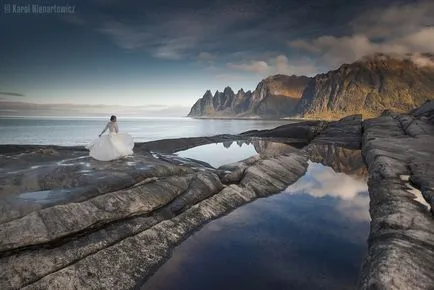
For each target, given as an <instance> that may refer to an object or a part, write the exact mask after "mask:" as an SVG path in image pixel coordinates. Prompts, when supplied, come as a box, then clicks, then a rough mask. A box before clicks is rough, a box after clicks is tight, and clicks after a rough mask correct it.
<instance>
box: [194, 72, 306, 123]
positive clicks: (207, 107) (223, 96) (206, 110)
mask: <svg viewBox="0 0 434 290" xmlns="http://www.w3.org/2000/svg"><path fill="white" fill-rule="evenodd" d="M309 79H310V78H308V77H305V76H301V77H298V76H294V75H293V76H286V75H275V76H271V77H268V78H266V79H264V80H262V81H261V82H260V83H259V84H258V86H257V87H256V89H255V90H254V91H253V92H251V91H247V92H244V90H243V89H240V90H239V91H238V92H237V94H235V93H234V92H233V91H232V89H231V88H230V87H226V88H225V89H224V91H223V92H219V91H216V93H215V94H214V96H212V95H211V92H210V91H206V93H205V94H204V96H203V97H202V98H201V99H199V100H198V101H197V102H196V103H195V104H194V105H193V107H192V108H191V111H190V113H189V114H188V116H189V117H258V116H259V117H264V118H269V117H270V118H271V117H272V118H276V117H285V116H288V115H289V114H291V113H292V112H293V111H294V109H295V105H296V104H297V102H298V100H299V99H300V97H301V95H302V93H303V90H304V87H305V86H306V84H307V82H308V81H309Z"/></svg>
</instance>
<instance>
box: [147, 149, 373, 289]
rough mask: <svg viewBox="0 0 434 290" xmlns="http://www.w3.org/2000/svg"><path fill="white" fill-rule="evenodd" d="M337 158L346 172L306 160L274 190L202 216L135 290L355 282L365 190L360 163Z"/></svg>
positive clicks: (346, 285) (363, 234) (365, 218)
mask: <svg viewBox="0 0 434 290" xmlns="http://www.w3.org/2000/svg"><path fill="white" fill-rule="evenodd" d="M360 158H361V157H360ZM352 161H354V160H352ZM356 161H357V160H356ZM347 163H348V162H347ZM356 163H357V162H356ZM323 164H325V163H323ZM336 164H339V166H334V168H339V169H337V170H341V169H342V168H345V169H346V171H347V172H351V174H346V173H345V172H336V171H335V170H334V169H333V168H332V167H329V166H325V165H322V164H320V163H314V162H309V167H308V170H307V172H306V174H305V175H304V176H303V177H301V178H300V179H299V180H298V181H297V182H295V183H294V184H292V185H291V186H289V187H288V188H287V189H286V190H284V191H283V192H281V193H280V194H276V195H273V196H270V197H267V198H261V199H257V200H256V201H254V202H252V203H250V204H247V205H245V206H242V207H240V208H238V209H236V210H234V211H233V212H232V213H230V214H228V215H227V216H225V217H222V218H220V219H217V220H215V221H212V222H210V223H208V224H207V225H205V226H204V227H203V228H202V229H201V230H200V231H198V232H196V233H195V234H193V235H192V236H190V237H189V238H188V239H187V240H186V241H184V243H182V244H181V245H180V246H178V247H177V248H175V249H174V251H173V255H172V257H171V258H170V259H169V260H168V261H167V262H166V263H165V264H164V265H163V266H161V267H160V268H159V269H158V270H157V272H156V273H155V274H154V275H153V276H152V277H151V278H149V279H148V280H147V281H146V282H145V283H144V284H143V285H141V287H142V288H141V289H150V290H152V289H171V290H173V289H200V290H202V289H354V288H356V285H357V279H358V275H359V270H360V266H361V263H362V259H363V257H364V254H365V252H366V251H367V242H366V240H367V236H368V232H369V221H370V217H369V211H368V207H369V196H368V189H367V184H366V177H365V176H364V175H363V174H362V175H361V174H359V173H360V172H363V170H357V168H353V167H351V166H349V165H348V164H347V165H348V166H342V162H341V161H339V162H337V163H336ZM358 164H363V162H359V163H358ZM354 172H356V173H357V174H356V173H354Z"/></svg>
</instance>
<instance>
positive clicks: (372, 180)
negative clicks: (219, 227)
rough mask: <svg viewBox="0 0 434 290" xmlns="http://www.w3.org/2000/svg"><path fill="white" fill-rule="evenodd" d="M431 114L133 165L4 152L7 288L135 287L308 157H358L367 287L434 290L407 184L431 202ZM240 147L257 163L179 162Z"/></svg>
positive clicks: (431, 236)
mask: <svg viewBox="0 0 434 290" xmlns="http://www.w3.org/2000/svg"><path fill="white" fill-rule="evenodd" d="M424 106H425V107H421V108H419V109H418V110H414V111H412V112H411V113H409V114H408V115H397V114H394V113H393V112H388V113H385V114H384V115H383V116H381V117H379V118H376V119H370V120H366V121H362V120H361V118H360V116H357V115H356V116H350V117H347V118H344V119H342V120H340V121H337V122H330V123H328V122H323V121H309V122H301V123H297V124H290V125H284V126H281V127H278V128H276V129H272V130H264V131H249V132H246V133H244V134H241V135H239V136H232V135H220V136H214V137H199V138H182V139H174V140H161V141H154V142H148V143H138V144H136V146H135V154H134V156H131V157H128V158H124V159H120V160H116V161H113V162H99V161H96V160H91V159H90V158H89V157H88V156H87V154H88V152H87V151H86V150H83V148H79V147H56V146H10V145H5V146H0V165H1V166H0V207H1V208H0V270H1V271H0V288H1V289H19V288H25V289H48V288H49V289H71V288H76V289H128V288H134V287H135V285H138V284H140V285H141V284H143V282H144V281H146V279H147V278H148V277H149V276H150V275H152V273H153V272H154V271H155V270H156V269H157V268H158V267H159V266H160V265H161V264H162V263H163V262H164V261H165V260H166V259H167V258H168V257H169V256H170V253H171V250H172V249H173V247H175V246H176V245H178V244H179V243H181V242H182V241H183V240H184V239H185V238H186V237H188V235H190V234H191V233H192V232H193V231H195V230H197V229H199V228H200V227H201V226H202V225H203V224H204V223H206V222H208V221H210V220H212V219H215V218H218V217H220V216H222V215H224V214H226V213H228V212H229V211H231V210H233V209H235V208H237V207H239V206H241V205H243V204H245V203H247V202H250V201H252V200H254V199H256V198H259V197H266V196H268V195H270V194H274V193H278V192H280V191H281V190H283V189H284V188H286V187H287V186H288V185H290V184H292V183H294V182H295V181H296V180H298V179H299V178H300V177H301V176H302V175H303V174H304V173H305V171H306V168H307V165H308V159H311V160H313V161H315V162H320V163H323V164H324V165H327V166H331V167H332V168H334V169H335V170H336V171H337V172H338V171H346V170H347V169H348V168H350V166H349V165H348V164H346V163H345V162H341V161H340V160H342V158H339V156H345V158H344V159H345V160H349V161H348V162H352V161H354V162H356V161H357V162H359V163H360V160H356V159H357V158H356V156H355V155H354V158H352V154H354V153H353V152H354V150H353V149H361V150H362V152H363V155H364V158H365V162H366V164H367V169H366V167H365V166H364V164H362V163H361V164H360V166H355V167H354V166H352V167H351V168H357V171H356V172H352V173H353V174H356V175H360V176H364V175H366V170H368V171H369V191H370V196H371V209H370V213H371V217H372V224H371V233H370V239H369V246H370V248H369V256H368V257H367V259H366V262H365V264H364V268H363V272H362V278H361V281H360V287H361V288H363V289H398V288H400V289H404V288H406V289H429V287H430V285H434V277H433V274H432V273H434V271H433V270H434V265H433V262H432V261H433V259H432V257H434V250H433V249H434V230H433V229H434V227H433V225H434V224H433V220H432V215H431V213H430V212H429V208H427V207H426V206H425V205H422V204H420V203H419V202H418V201H416V200H415V197H414V194H413V193H411V192H409V191H408V189H407V187H406V181H404V180H403V178H402V176H409V181H407V183H408V182H410V183H411V184H413V185H414V186H415V187H416V188H418V189H420V190H421V192H422V194H423V196H424V198H425V200H426V201H427V202H428V203H431V206H432V205H433V200H434V190H433V188H434V187H433V185H434V184H433V180H434V179H433V177H434V176H433V173H434V170H433V164H434V162H433V160H432V158H433V157H432V156H434V151H433V150H434V149H433V148H434V146H433V145H434V139H433V138H434V136H433V134H432V128H433V122H432V120H433V118H432V116H433V114H434V111H433V110H432V108H431V107H432V103H426V104H425V105H424ZM237 140H243V141H242V142H246V140H247V142H251V144H253V145H254V146H255V149H256V151H257V152H258V154H256V155H254V156H251V157H249V158H247V159H244V160H240V161H238V162H235V163H231V164H226V165H223V166H220V167H218V168H213V167H212V166H210V165H209V164H207V163H206V162H203V161H202V160H192V159H187V158H181V157H179V156H177V155H176V152H178V151H180V150H185V149H189V148H192V147H195V146H200V145H206V144H211V143H216V142H226V143H227V144H229V143H231V142H234V141H237ZM270 141H271V142H270ZM307 144H308V145H307ZM403 263H404V266H403Z"/></svg>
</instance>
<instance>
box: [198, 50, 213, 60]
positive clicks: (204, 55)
mask: <svg viewBox="0 0 434 290" xmlns="http://www.w3.org/2000/svg"><path fill="white" fill-rule="evenodd" d="M216 58H217V55H216V54H213V53H210V52H207V51H201V52H200V53H199V54H198V55H197V59H198V60H200V61H206V62H212V61H214V60H215V59H216Z"/></svg>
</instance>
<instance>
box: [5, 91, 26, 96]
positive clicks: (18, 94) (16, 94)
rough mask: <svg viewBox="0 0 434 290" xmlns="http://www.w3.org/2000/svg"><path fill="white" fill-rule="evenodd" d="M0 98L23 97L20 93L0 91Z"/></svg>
mask: <svg viewBox="0 0 434 290" xmlns="http://www.w3.org/2000/svg"><path fill="white" fill-rule="evenodd" d="M0 96H7V97H24V96H25V95H23V94H20V93H13V92H3V91H0Z"/></svg>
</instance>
